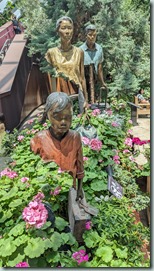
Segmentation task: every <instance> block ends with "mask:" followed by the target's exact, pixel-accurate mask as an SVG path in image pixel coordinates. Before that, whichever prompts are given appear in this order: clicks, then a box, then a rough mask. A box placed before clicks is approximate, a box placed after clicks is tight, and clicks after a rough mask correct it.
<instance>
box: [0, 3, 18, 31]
mask: <svg viewBox="0 0 154 271" xmlns="http://www.w3.org/2000/svg"><path fill="white" fill-rule="evenodd" d="M14 8H15V5H14V4H13V3H12V2H9V1H8V2H7V4H6V7H5V8H4V11H3V13H1V14H0V26H2V25H3V24H5V23H7V22H8V21H11V16H12V12H13V9H14Z"/></svg>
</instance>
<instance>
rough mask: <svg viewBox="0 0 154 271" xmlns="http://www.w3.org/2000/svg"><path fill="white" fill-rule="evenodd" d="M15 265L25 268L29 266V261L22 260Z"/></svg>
mask: <svg viewBox="0 0 154 271" xmlns="http://www.w3.org/2000/svg"><path fill="white" fill-rule="evenodd" d="M15 267H21V268H25V267H29V264H28V263H27V262H20V263H17V264H16V266H15Z"/></svg>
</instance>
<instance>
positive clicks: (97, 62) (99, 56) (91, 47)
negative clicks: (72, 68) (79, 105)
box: [80, 24, 106, 103]
mask: <svg viewBox="0 0 154 271" xmlns="http://www.w3.org/2000/svg"><path fill="white" fill-rule="evenodd" d="M85 34H86V41H85V42H84V43H83V44H82V45H81V46H80V48H81V49H82V50H83V51H84V69H85V78H86V85H87V92H88V101H89V102H91V103H94V101H95V99H96V97H95V96H96V93H95V89H94V88H95V84H96V82H97V81H99V82H100V83H101V87H102V88H103V89H104V88H106V84H105V82H104V78H103V69H102V62H103V49H102V47H101V46H100V45H99V44H98V43H96V37H97V32H96V26H95V25H93V24H90V25H88V26H87V27H86V28H85Z"/></svg>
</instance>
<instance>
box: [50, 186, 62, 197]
mask: <svg viewBox="0 0 154 271" xmlns="http://www.w3.org/2000/svg"><path fill="white" fill-rule="evenodd" d="M60 191H61V186H58V187H56V188H55V190H54V191H51V192H50V195H53V196H57V195H58V194H59V193H60Z"/></svg>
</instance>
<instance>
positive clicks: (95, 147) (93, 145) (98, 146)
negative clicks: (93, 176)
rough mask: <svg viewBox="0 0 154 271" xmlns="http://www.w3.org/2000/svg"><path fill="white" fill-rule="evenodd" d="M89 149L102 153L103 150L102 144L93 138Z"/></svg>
mask: <svg viewBox="0 0 154 271" xmlns="http://www.w3.org/2000/svg"><path fill="white" fill-rule="evenodd" d="M89 147H90V148H91V149H92V150H94V151H100V150H101V148H102V142H101V141H100V140H99V139H97V138H93V139H91V140H90V143H89Z"/></svg>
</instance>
